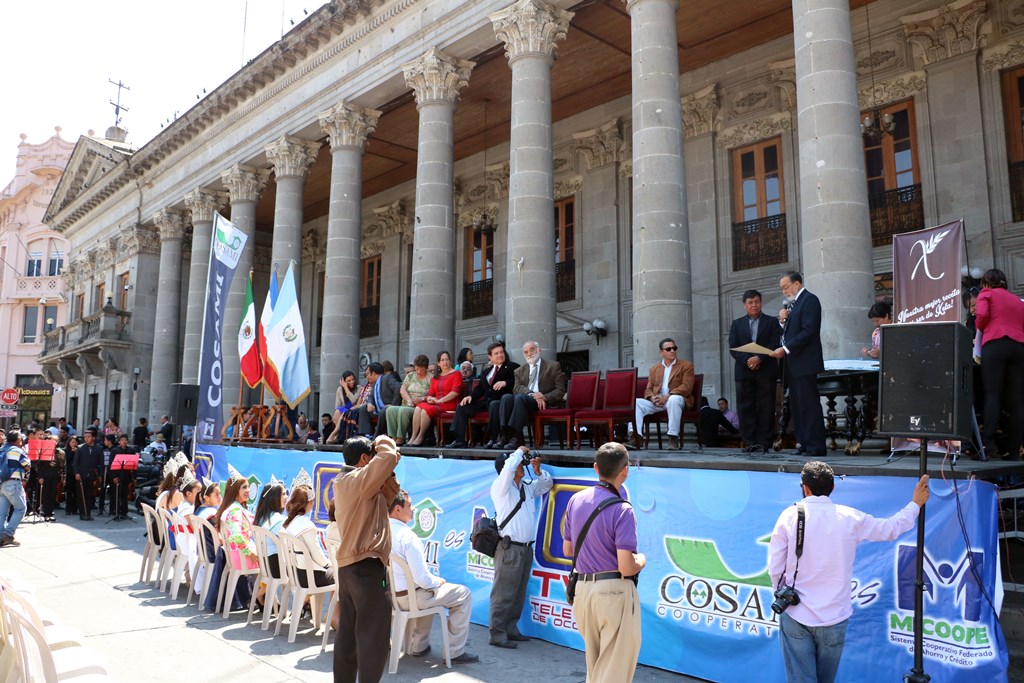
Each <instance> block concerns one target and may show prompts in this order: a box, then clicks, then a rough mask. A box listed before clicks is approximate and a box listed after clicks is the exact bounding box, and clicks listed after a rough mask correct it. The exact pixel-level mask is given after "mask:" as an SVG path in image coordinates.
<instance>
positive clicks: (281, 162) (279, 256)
mask: <svg viewBox="0 0 1024 683" xmlns="http://www.w3.org/2000/svg"><path fill="white" fill-rule="evenodd" d="M318 149H320V143H319V142H312V141H309V140H302V139H300V138H295V137H291V136H288V135H282V136H281V137H280V138H279V139H278V140H277V142H274V143H273V144H270V145H267V146H266V147H265V148H264V150H265V151H266V153H267V158H268V159H269V160H270V163H272V164H273V165H274V178H275V180H276V182H277V194H276V196H275V198H274V243H273V248H272V251H271V256H270V259H271V266H270V267H271V271H272V272H276V273H277V277H278V280H280V279H281V278H283V277H284V276H285V273H287V272H288V262H289V261H295V265H296V267H300V266H301V265H302V193H303V190H304V189H305V186H306V174H308V173H309V169H310V168H312V167H313V162H315V161H316V152H317V150H318ZM299 276H300V273H299V272H297V273H296V278H298V277H299Z"/></svg>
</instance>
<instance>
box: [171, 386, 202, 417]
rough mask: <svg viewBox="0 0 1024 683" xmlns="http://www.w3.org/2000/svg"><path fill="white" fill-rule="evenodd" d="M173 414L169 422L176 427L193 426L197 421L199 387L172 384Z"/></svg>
mask: <svg viewBox="0 0 1024 683" xmlns="http://www.w3.org/2000/svg"><path fill="white" fill-rule="evenodd" d="M171 389H172V391H173V397H174V414H173V415H171V421H172V422H174V423H175V424H177V425H194V424H195V423H196V422H197V421H198V419H199V385H198V384H172V385H171Z"/></svg>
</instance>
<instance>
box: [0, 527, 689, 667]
mask: <svg viewBox="0 0 1024 683" xmlns="http://www.w3.org/2000/svg"><path fill="white" fill-rule="evenodd" d="M57 515H58V517H57V522H56V523H53V524H47V523H44V522H41V521H40V522H35V523H33V521H31V520H29V519H26V520H25V521H23V522H22V524H21V526H19V528H18V531H17V538H18V541H20V542H21V546H20V547H17V548H10V547H4V548H0V575H15V576H18V577H20V578H21V579H24V580H26V581H28V582H30V583H31V584H33V585H34V587H35V600H36V602H37V603H38V604H40V605H44V606H46V607H48V608H50V609H52V610H54V611H55V612H56V613H57V614H58V615H59V617H60V619H61V623H64V624H67V625H70V626H73V627H74V628H76V629H78V630H79V631H81V632H82V634H83V635H84V636H85V638H84V643H83V644H84V645H86V646H87V647H89V648H92V649H94V650H96V651H98V652H100V653H102V654H103V655H104V656H105V657H106V658H107V660H108V662H109V667H108V671H109V672H110V675H111V676H112V677H113V678H114V679H115V680H118V681H122V683H125V682H127V681H133V680H139V679H141V680H149V681H157V682H160V681H169V682H170V681H174V682H178V681H182V680H196V681H202V682H206V681H218V682H225V681H242V680H245V681H246V682H247V683H253V682H256V681H258V682H260V683H262V682H264V681H266V682H267V683H276V682H278V681H280V682H283V681H313V682H321V681H323V682H326V681H331V680H332V677H331V664H332V660H331V656H332V648H333V644H332V643H333V635H332V637H331V641H332V642H331V643H329V644H328V648H327V651H326V652H325V653H323V654H321V653H320V640H321V636H320V635H319V634H317V633H315V632H314V630H313V627H312V625H311V624H310V623H309V622H308V621H304V622H303V624H302V625H301V627H300V629H299V633H298V636H297V638H296V641H295V642H294V643H289V642H288V639H287V636H286V633H285V632H286V629H287V626H288V624H287V623H286V624H284V626H283V627H282V630H281V635H280V636H278V637H274V635H273V627H271V629H270V630H269V631H261V630H260V629H259V626H246V625H245V614H244V613H242V612H237V613H233V614H232V615H231V616H230V618H228V619H224V618H222V617H221V616H220V615H211V614H210V613H208V612H205V611H203V612H200V611H199V610H198V609H197V608H196V605H195V601H193V604H192V605H190V606H188V607H186V606H185V598H184V589H182V590H181V591H180V592H179V593H178V599H177V600H171V599H170V597H168V596H167V594H165V593H161V592H159V591H157V590H156V589H155V588H153V587H151V586H150V585H148V584H142V583H139V580H138V579H139V567H140V564H141V552H142V549H143V547H144V543H145V539H144V538H143V533H144V531H145V528H144V526H143V523H142V517H141V516H138V517H134V516H133V517H134V519H135V522H134V523H131V522H112V523H110V524H105V523H104V522H105V520H107V519H108V518H106V517H95V520H94V521H92V522H82V521H79V519H78V518H77V517H67V516H64V513H63V511H61V510H58V511H57ZM431 643H432V645H433V652H432V653H431V655H428V656H426V657H424V658H422V659H415V658H412V657H403V658H402V659H401V661H400V662H399V666H398V673H397V674H396V675H393V676H391V675H388V674H385V675H384V679H383V680H384V681H385V682H386V683H406V682H411V681H439V682H443V683H468V682H471V681H483V682H486V683H513V682H514V683H520V682H521V681H527V680H533V681H544V683H583V681H585V679H586V662H585V660H584V658H583V653H582V652H579V651H576V650H572V649H569V648H565V647H561V646H558V645H553V644H551V643H547V642H543V641H539V640H533V641H530V642H528V643H521V644H520V647H519V649H518V650H502V649H499V648H495V647H491V646H489V645H488V644H487V629H486V628H485V627H482V626H477V625H472V626H471V627H470V636H469V646H468V648H467V649H468V650H469V651H471V652H474V653H476V654H478V655H480V662H479V663H477V664H463V665H458V664H454V665H453V668H452V669H446V668H445V667H444V661H443V659H441V658H440V650H441V637H440V631H439V628H438V621H437V620H435V622H434V633H433V635H432V637H431ZM634 680H635V681H637V682H639V683H668V682H672V683H683V682H685V681H697V680H698V679H694V678H690V677H687V676H681V675H678V674H673V673H669V672H667V671H662V670H660V669H653V668H648V667H639V668H638V669H637V674H636V677H635V678H634Z"/></svg>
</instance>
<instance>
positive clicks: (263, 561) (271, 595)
mask: <svg viewBox="0 0 1024 683" xmlns="http://www.w3.org/2000/svg"><path fill="white" fill-rule="evenodd" d="M252 540H253V541H254V542H255V543H256V557H257V559H258V560H259V563H260V575H259V577H258V578H257V579H256V582H257V583H256V587H258V586H259V582H260V581H262V582H263V583H265V584H267V592H266V593H265V594H264V596H263V622H262V625H261V627H260V630H261V631H266V630H267V629H269V628H270V614H271V612H273V611H274V606H275V605H276V606H277V608H278V609H279V610H280V609H281V604H280V602H279V600H278V597H277V591H278V589H280V590H281V592H282V597H283V596H284V594H286V593H287V588H286V585H287V584H288V574H287V572H285V568H284V564H283V562H282V561H281V542H280V540H278V534H275V533H273V532H272V531H268V530H267V529H264V528H263V527H261V526H255V525H254V526H253V528H252ZM268 541H271V542H273V543H274V545H276V546H277V560H278V562H277V564H278V570H279V571H278V573H279V574H280V576H279V577H274V575H273V574H272V573H271V571H270V555H269V554H268V548H269V546H268V544H267V542H268ZM257 592H258V591H256V590H253V592H252V599H251V600H250V601H249V616H248V618H247V619H246V620H245V623H246V624H250V623H252V615H253V612H255V610H256V594H257Z"/></svg>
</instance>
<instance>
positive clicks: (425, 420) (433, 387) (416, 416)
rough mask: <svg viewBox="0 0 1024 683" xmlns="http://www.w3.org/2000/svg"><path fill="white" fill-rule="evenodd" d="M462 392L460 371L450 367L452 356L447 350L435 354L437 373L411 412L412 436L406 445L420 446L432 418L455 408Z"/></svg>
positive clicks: (431, 422) (432, 420)
mask: <svg viewBox="0 0 1024 683" xmlns="http://www.w3.org/2000/svg"><path fill="white" fill-rule="evenodd" d="M461 393H462V373H461V372H459V371H458V369H456V368H454V367H452V356H451V354H450V353H448V352H447V351H442V352H441V353H439V354H437V374H436V375H435V376H434V379H432V380H430V391H429V392H428V393H427V398H426V400H425V401H423V402H422V403H420V404H419V405H417V406H416V409H415V410H414V411H413V413H412V436H411V437H410V438H409V440H408V441H406V442H405V443H406V445H407V446H420V445H422V444H423V438H424V437H425V436H426V435H427V431H428V430H429V429H430V426H431V424H433V422H434V418H435V417H437V416H438V415H439V414H440V413H442V412H444V411H446V410H455V406H456V405H457V404H458V402H459V395H460V394H461Z"/></svg>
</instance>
